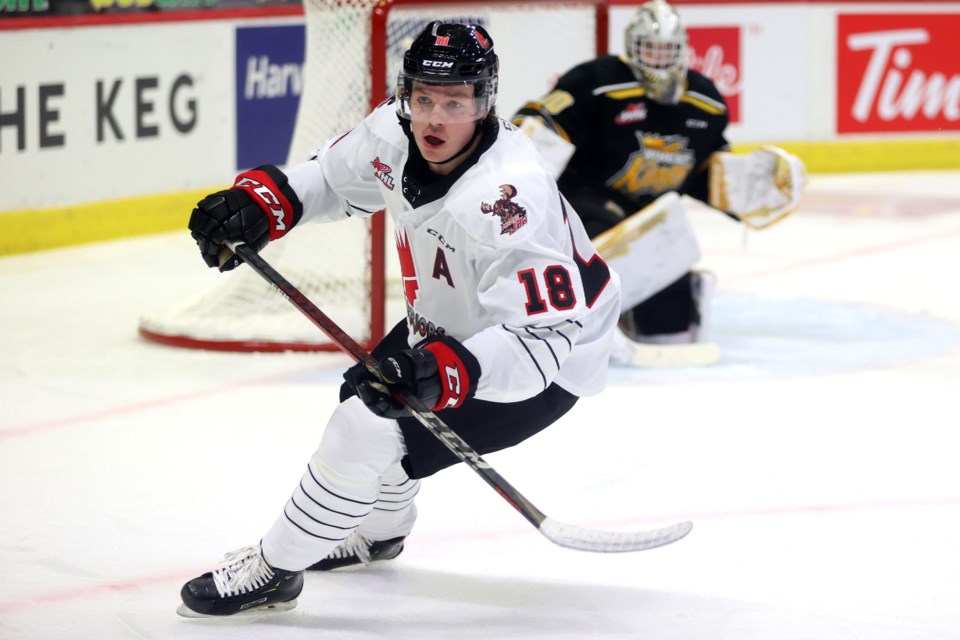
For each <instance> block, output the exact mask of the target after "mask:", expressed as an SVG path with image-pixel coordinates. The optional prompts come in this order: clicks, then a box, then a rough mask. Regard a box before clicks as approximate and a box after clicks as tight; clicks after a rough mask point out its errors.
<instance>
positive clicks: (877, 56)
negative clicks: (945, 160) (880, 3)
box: [837, 13, 960, 133]
mask: <svg viewBox="0 0 960 640" xmlns="http://www.w3.org/2000/svg"><path fill="white" fill-rule="evenodd" d="M958 29H960V14H957V13H949V14H933V13H926V14H880V15H870V14H840V15H838V16H837V133H894V132H928V131H960V55H958V54H957V45H956V35H955V34H956V33H957V30H958Z"/></svg>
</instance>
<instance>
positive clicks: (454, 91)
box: [397, 73, 490, 124]
mask: <svg viewBox="0 0 960 640" xmlns="http://www.w3.org/2000/svg"><path fill="white" fill-rule="evenodd" d="M397 86H398V87H400V89H399V90H398V91H397V97H398V98H399V99H400V109H399V113H400V115H401V117H403V118H406V119H407V120H411V121H412V122H427V123H431V124H456V123H460V122H472V121H474V120H480V119H481V118H483V117H485V116H486V115H487V112H488V111H489V110H490V108H489V102H490V99H489V97H488V96H486V95H483V96H479V97H477V96H475V95H474V90H475V89H476V85H475V84H474V83H471V82H452V83H443V84H433V83H429V84H428V83H425V82H421V81H419V80H409V79H407V78H406V76H404V74H403V73H401V74H400V78H399V79H398V81H397Z"/></svg>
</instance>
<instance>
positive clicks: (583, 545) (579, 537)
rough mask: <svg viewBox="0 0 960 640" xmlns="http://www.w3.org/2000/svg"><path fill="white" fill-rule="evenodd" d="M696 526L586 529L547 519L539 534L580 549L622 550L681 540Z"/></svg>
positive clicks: (681, 524)
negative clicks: (610, 529)
mask: <svg viewBox="0 0 960 640" xmlns="http://www.w3.org/2000/svg"><path fill="white" fill-rule="evenodd" d="M691 529H693V523H692V522H678V523H676V524H672V525H669V526H666V527H662V528H659V529H649V530H647V531H600V530H597V529H584V528H583V527H578V526H576V525H572V524H567V523H565V522H560V521H558V520H554V519H553V518H547V519H546V520H544V521H543V522H542V523H541V524H540V533H542V534H543V535H544V536H546V537H547V539H548V540H550V541H551V542H553V543H554V544H558V545H560V546H561V547H566V548H568V549H577V550H578V551H593V552H596V553H623V552H627V551H645V550H647V549H656V548H657V547H662V546H664V545H668V544H671V543H673V542H676V541H677V540H680V539H681V538H683V537H684V536H686V535H687V534H688V533H690V530H691Z"/></svg>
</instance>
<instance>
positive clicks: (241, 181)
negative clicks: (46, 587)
mask: <svg viewBox="0 0 960 640" xmlns="http://www.w3.org/2000/svg"><path fill="white" fill-rule="evenodd" d="M302 214H303V207H302V205H301V204H300V200H299V199H298V198H297V195H296V193H294V191H293V189H292V188H291V187H290V185H289V184H288V183H287V176H286V175H284V173H283V172H282V171H280V169H278V168H276V167H275V166H273V165H264V166H262V167H257V168H256V169H253V170H251V171H246V172H244V173H241V174H240V175H239V176H237V180H236V182H235V183H234V185H233V187H231V188H230V189H225V190H223V191H217V192H216V193H212V194H210V195H209V196H207V197H206V198H204V199H203V200H201V201H200V202H199V203H198V204H197V207H196V208H195V209H194V210H193V213H192V214H190V222H189V224H188V225H187V226H188V228H189V229H190V235H191V236H193V239H194V240H196V241H197V246H198V247H199V248H200V254H201V255H202V256H203V261H204V262H206V263H207V266H208V267H219V269H220V270H221V271H229V270H231V269H233V268H234V267H236V266H237V265H239V264H240V262H241V260H240V258H238V257H237V256H235V255H233V253H232V252H230V250H229V249H228V248H226V245H225V244H224V243H225V242H226V241H228V240H232V241H234V242H242V243H244V244H246V245H247V246H249V247H251V248H252V249H254V250H256V251H260V250H261V249H263V248H264V247H265V246H267V243H268V242H270V241H271V240H276V239H277V238H280V237H282V236H283V235H284V234H286V233H287V232H288V231H289V230H290V229H291V228H292V227H293V226H294V225H295V224H297V222H299V221H300V217H301V215H302ZM224 255H226V256H229V257H228V258H227V259H226V260H224V259H223V258H222V256H224Z"/></svg>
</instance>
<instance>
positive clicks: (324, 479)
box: [261, 398, 403, 571]
mask: <svg viewBox="0 0 960 640" xmlns="http://www.w3.org/2000/svg"><path fill="white" fill-rule="evenodd" d="M402 441H403V438H402V436H401V435H400V432H399V429H398V428H397V423H396V421H394V420H386V419H384V418H379V417H377V416H375V415H374V414H372V413H370V411H369V410H368V409H367V408H366V407H365V406H364V405H363V403H362V402H361V401H360V400H359V399H357V398H351V399H349V400H347V401H345V402H343V403H341V404H340V405H339V406H338V407H337V409H336V410H335V411H334V412H333V415H332V416H331V417H330V421H329V422H328V423H327V428H326V430H325V431H324V434H323V438H322V439H321V441H320V446H319V447H318V448H317V451H316V452H315V453H314V454H313V457H312V458H311V459H310V463H309V464H308V465H307V471H306V473H304V474H303V477H302V478H301V480H300V484H299V485H298V486H297V488H296V489H295V490H294V492H293V495H292V496H291V497H290V500H288V501H287V504H286V506H285V507H284V510H283V513H282V514H281V515H280V517H278V518H277V520H276V522H275V523H274V524H273V527H272V528H271V529H270V530H269V531H268V532H267V534H266V535H265V536H264V537H263V539H262V540H261V548H262V549H263V556H264V558H265V559H266V560H267V562H269V563H270V564H271V565H272V566H274V567H277V568H280V569H285V570H287V571H301V570H303V569H306V568H307V567H308V566H310V565H311V564H313V563H315V562H317V561H318V560H320V559H322V558H323V557H325V556H326V555H327V554H329V553H330V552H331V551H332V550H333V549H334V548H335V547H336V546H337V545H338V544H340V542H341V541H342V540H343V539H344V538H346V537H347V536H348V535H350V533H351V532H352V531H353V530H354V529H356V528H357V526H359V525H360V523H361V522H363V520H364V519H365V518H366V517H367V516H368V515H369V514H370V512H371V510H372V509H373V506H374V505H375V504H376V503H377V500H378V496H379V494H380V482H381V477H382V476H383V475H384V473H385V472H386V471H387V470H388V469H390V468H391V467H394V466H397V467H399V462H400V458H401V457H402V456H403V442H402Z"/></svg>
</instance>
